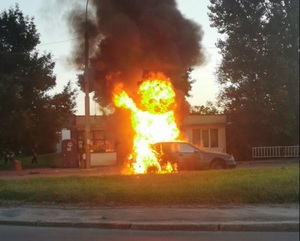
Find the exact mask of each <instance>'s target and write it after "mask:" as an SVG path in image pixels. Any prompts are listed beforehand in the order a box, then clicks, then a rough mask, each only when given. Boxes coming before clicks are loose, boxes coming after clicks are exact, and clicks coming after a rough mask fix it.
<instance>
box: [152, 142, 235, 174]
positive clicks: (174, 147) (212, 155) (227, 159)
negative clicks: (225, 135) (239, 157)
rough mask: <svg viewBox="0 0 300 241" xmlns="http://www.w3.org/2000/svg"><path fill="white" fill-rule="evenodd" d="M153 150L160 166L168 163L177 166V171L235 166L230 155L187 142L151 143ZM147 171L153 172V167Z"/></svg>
mask: <svg viewBox="0 0 300 241" xmlns="http://www.w3.org/2000/svg"><path fill="white" fill-rule="evenodd" d="M153 150H154V151H155V153H157V155H158V160H159V162H160V166H162V167H163V166H166V165H167V163H170V164H171V165H172V166H177V169H178V170H179V171H181V170H197V169H226V168H235V167H236V162H235V159H234V157H233V156H232V155H229V154H226V153H218V152H210V151H206V150H203V149H201V148H198V147H197V146H194V145H192V144H191V143H188V142H180V141H179V142H176V141H173V142H157V143H155V144H153ZM148 171H149V172H153V171H155V168H154V167H150V168H149V169H148Z"/></svg>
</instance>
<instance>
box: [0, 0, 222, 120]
mask: <svg viewBox="0 0 300 241" xmlns="http://www.w3.org/2000/svg"><path fill="white" fill-rule="evenodd" d="M75 1H76V0H48V1H45V0H1V1H0V12H3V11H4V10H8V9H9V8H10V7H12V6H13V7H14V6H15V4H16V3H18V4H19V8H20V10H21V11H22V12H23V13H24V14H25V15H28V16H29V17H34V23H35V25H36V27H37V32H38V33H39V34H40V41H41V43H40V44H39V45H38V46H37V49H38V50H39V52H40V53H44V52H45V53H48V52H50V53H51V54H52V57H53V58H52V59H53V61H55V63H56V64H55V68H54V74H55V75H56V82H57V86H56V88H55V89H53V90H52V91H51V92H53V93H56V92H60V91H61V90H62V89H63V87H64V86H65V85H66V84H67V83H68V81H71V83H72V87H73V88H77V85H76V81H77V78H76V75H77V73H78V71H77V70H76V69H74V68H73V67H72V66H71V65H70V64H68V62H67V61H66V59H67V58H68V57H70V54H71V48H72V38H74V36H72V34H71V33H70V32H69V30H68V27H67V24H66V21H65V20H64V17H65V13H66V10H67V7H68V6H70V4H71V5H72V3H74V2H75ZM77 1H79V0H77ZM81 1H82V3H83V5H82V6H83V7H85V3H86V1H85V0H81ZM176 1H177V5H178V9H179V10H180V11H181V13H182V14H183V15H184V16H185V17H186V18H188V19H191V20H193V21H195V22H197V23H198V24H199V25H200V26H201V27H202V30H203V31H204V36H203V39H202V45H203V46H204V48H205V54H206V59H207V61H206V63H205V65H202V66H199V67H194V71H193V72H192V75H191V77H192V78H193V79H195V80H196V82H195V83H194V84H193V85H192V91H191V92H190V95H191V97H189V98H187V100H188V102H189V103H190V104H191V105H205V104H206V102H207V101H212V102H214V101H215V100H216V96H217V94H218V91H219V89H218V84H217V83H216V79H215V76H214V73H215V71H216V68H217V65H218V64H219V62H220V60H221V57H220V55H219V54H218V49H217V48H216V47H215V43H216V41H217V39H218V38H220V35H218V33H217V30H216V29H214V28H212V27H210V22H209V18H208V16H207V12H208V9H207V6H208V5H209V0H176ZM57 3H61V6H60V7H58V6H59V5H58V4H57ZM66 3H67V4H66ZM84 96H85V94H84V93H83V92H81V91H78V97H77V111H76V114H77V115H84V113H85V110H84ZM90 96H92V94H91V95H90ZM99 113H100V112H99V111H98V107H97V104H95V103H94V102H93V101H92V100H91V102H90V114H91V115H95V114H99Z"/></svg>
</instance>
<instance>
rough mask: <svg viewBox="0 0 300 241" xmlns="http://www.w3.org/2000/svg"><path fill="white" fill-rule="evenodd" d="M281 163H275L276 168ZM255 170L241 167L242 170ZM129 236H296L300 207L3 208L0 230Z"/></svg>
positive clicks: (101, 170)
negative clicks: (126, 232) (81, 230)
mask: <svg viewBox="0 0 300 241" xmlns="http://www.w3.org/2000/svg"><path fill="white" fill-rule="evenodd" d="M277 164H278V165H282V162H280V163H278V162H276V165H277ZM248 166H253V164H252V163H250V162H249V163H243V167H248ZM121 171H122V170H120V169H119V168H117V167H113V166H108V167H97V168H90V169H79V168H78V169H76V168H40V169H31V170H21V171H1V172H0V179H7V178H16V177H17V178H34V177H38V176H65V175H77V176H78V175H115V174H116V175H117V174H120V173H121ZM1 224H2V225H4V224H5V225H30V226H52V227H62V226H63V227H90V228H115V229H133V230H198V231H299V204H282V205H241V206H230V205H227V206H217V207H216V206H213V207H212V206H199V207H98V206H88V207H87V206H69V205H67V206H49V205H47V206H45V205H44V206H40V205H4V204H2V205H1V203H0V225H1Z"/></svg>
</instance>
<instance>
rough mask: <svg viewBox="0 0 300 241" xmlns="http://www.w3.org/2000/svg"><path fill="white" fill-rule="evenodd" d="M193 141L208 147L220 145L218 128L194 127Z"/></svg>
mask: <svg viewBox="0 0 300 241" xmlns="http://www.w3.org/2000/svg"><path fill="white" fill-rule="evenodd" d="M192 142H193V144H194V145H197V146H202V147H206V148H215V147H219V132H218V129H193V130H192Z"/></svg>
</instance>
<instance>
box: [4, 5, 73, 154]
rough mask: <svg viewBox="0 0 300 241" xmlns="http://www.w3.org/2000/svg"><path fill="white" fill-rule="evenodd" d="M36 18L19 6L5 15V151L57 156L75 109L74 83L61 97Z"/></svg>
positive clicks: (5, 12) (68, 85)
mask: <svg viewBox="0 0 300 241" xmlns="http://www.w3.org/2000/svg"><path fill="white" fill-rule="evenodd" d="M39 42H40V41H39V34H38V33H37V30H36V27H35V24H34V22H33V18H32V19H30V18H29V17H27V16H26V17H24V15H23V13H22V12H21V11H20V9H19V7H18V5H16V6H15V8H10V9H9V10H8V11H4V12H2V13H1V14H0V122H1V125H0V133H1V136H0V147H1V148H9V149H12V150H14V151H17V150H20V149H23V150H25V151H29V150H30V149H31V148H32V147H33V146H37V148H38V149H39V152H40V153H41V152H49V151H53V150H54V147H55V143H56V142H57V140H56V132H57V131H59V130H61V129H62V127H64V126H65V125H66V124H67V121H68V120H69V118H70V116H71V115H72V114H73V112H74V107H75V94H76V93H75V91H74V90H72V89H71V86H70V83H68V84H67V86H65V88H64V90H63V91H62V92H61V93H58V94H55V95H54V96H51V95H49V94H47V91H49V90H51V89H53V88H54V87H55V85H56V79H55V76H54V75H53V68H54V65H55V64H54V62H53V61H52V60H51V54H49V53H46V54H43V55H41V54H39V53H38V51H37V50H36V46H37V44H39Z"/></svg>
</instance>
